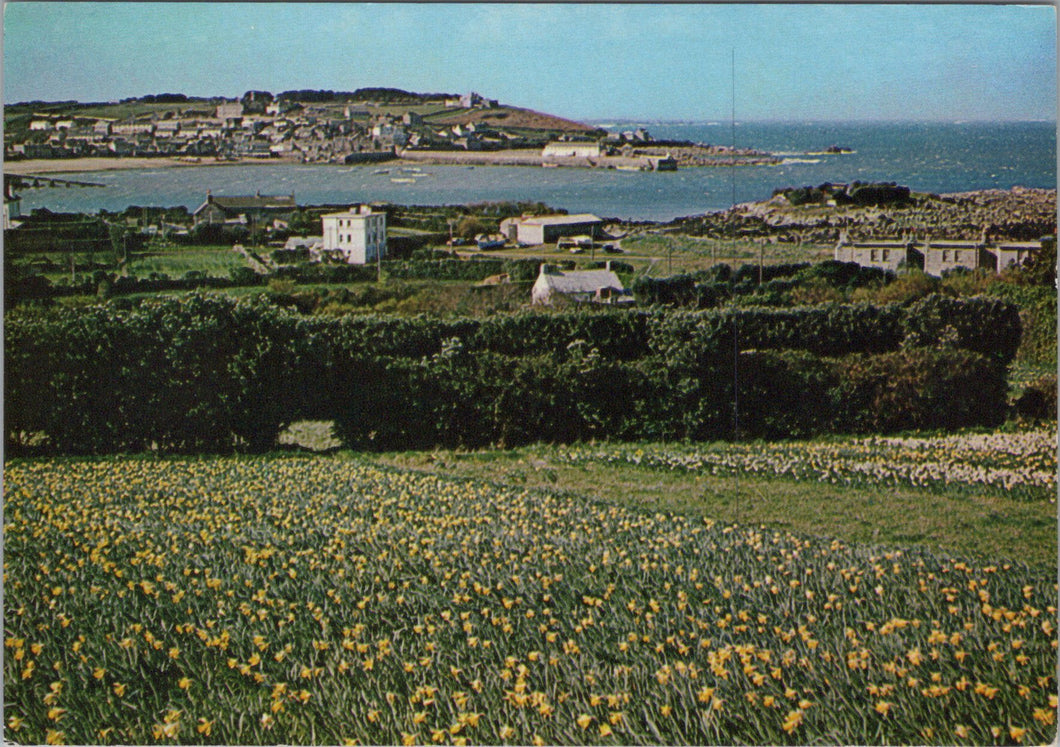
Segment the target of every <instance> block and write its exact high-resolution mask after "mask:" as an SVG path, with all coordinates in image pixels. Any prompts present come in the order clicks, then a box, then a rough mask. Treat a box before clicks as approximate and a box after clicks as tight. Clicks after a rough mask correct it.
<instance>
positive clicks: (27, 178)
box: [4, 174, 106, 192]
mask: <svg viewBox="0 0 1060 747" xmlns="http://www.w3.org/2000/svg"><path fill="white" fill-rule="evenodd" d="M103 186H106V185H103V184H99V183H97V182H82V181H75V180H73V179H57V178H56V177H54V176H37V175H34V174H4V188H5V192H7V191H8V190H9V189H40V188H42V187H103Z"/></svg>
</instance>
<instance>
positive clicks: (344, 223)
mask: <svg viewBox="0 0 1060 747" xmlns="http://www.w3.org/2000/svg"><path fill="white" fill-rule="evenodd" d="M321 220H322V221H323V224H324V251H325V252H336V251H337V252H342V254H343V256H344V257H345V258H346V261H347V262H348V263H349V264H351V265H363V264H367V263H368V262H374V261H375V260H376V259H378V258H380V257H383V256H386V213H376V212H373V210H372V208H371V207H369V206H368V205H361V206H360V208H356V207H351V208H350V209H349V210H347V211H346V212H343V213H328V214H327V215H324V216H322V217H321Z"/></svg>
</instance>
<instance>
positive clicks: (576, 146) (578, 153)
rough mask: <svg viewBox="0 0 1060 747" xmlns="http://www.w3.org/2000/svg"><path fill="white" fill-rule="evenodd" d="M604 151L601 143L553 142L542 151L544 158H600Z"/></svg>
mask: <svg viewBox="0 0 1060 747" xmlns="http://www.w3.org/2000/svg"><path fill="white" fill-rule="evenodd" d="M603 154H604V153H603V150H602V148H601V147H600V143H587V142H552V143H548V144H547V145H546V146H545V148H544V150H542V151H541V157H542V158H599V157H600V156H602V155H603Z"/></svg>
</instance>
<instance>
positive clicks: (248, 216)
mask: <svg viewBox="0 0 1060 747" xmlns="http://www.w3.org/2000/svg"><path fill="white" fill-rule="evenodd" d="M297 209H298V205H297V203H295V201H294V194H293V193H292V194H289V195H275V196H270V195H262V194H261V193H260V192H258V193H257V194H255V195H251V196H238V197H214V195H213V194H212V193H211V192H210V191H209V190H207V191H206V202H204V203H203V204H202V205H200V206H199V207H198V208H196V209H195V212H194V213H193V216H194V218H195V225H196V226H198V225H200V224H202V223H209V224H224V223H242V224H247V223H252V224H260V223H264V222H271V221H272V220H273V219H275V218H282V219H285V220H286V219H288V218H290V216H291V214H292V213H294V212H295V210H297Z"/></svg>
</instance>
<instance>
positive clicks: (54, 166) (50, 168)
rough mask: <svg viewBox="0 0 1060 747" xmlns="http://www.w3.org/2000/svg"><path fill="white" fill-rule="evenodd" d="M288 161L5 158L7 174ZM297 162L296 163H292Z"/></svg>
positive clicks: (252, 159)
mask: <svg viewBox="0 0 1060 747" xmlns="http://www.w3.org/2000/svg"><path fill="white" fill-rule="evenodd" d="M277 163H287V162H286V161H281V160H278V159H271V158H270V159H262V158H242V159H237V160H232V161H218V160H215V159H213V158H202V159H200V160H198V161H192V160H185V159H179V158H43V159H30V160H26V161H4V173H5V174H19V175H23V174H36V175H41V174H71V173H80V172H87V171H121V170H124V169H159V168H172V167H179V166H246V165H253V164H263V165H269V164H272V165H275V164H277ZM292 163H293V162H292Z"/></svg>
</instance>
